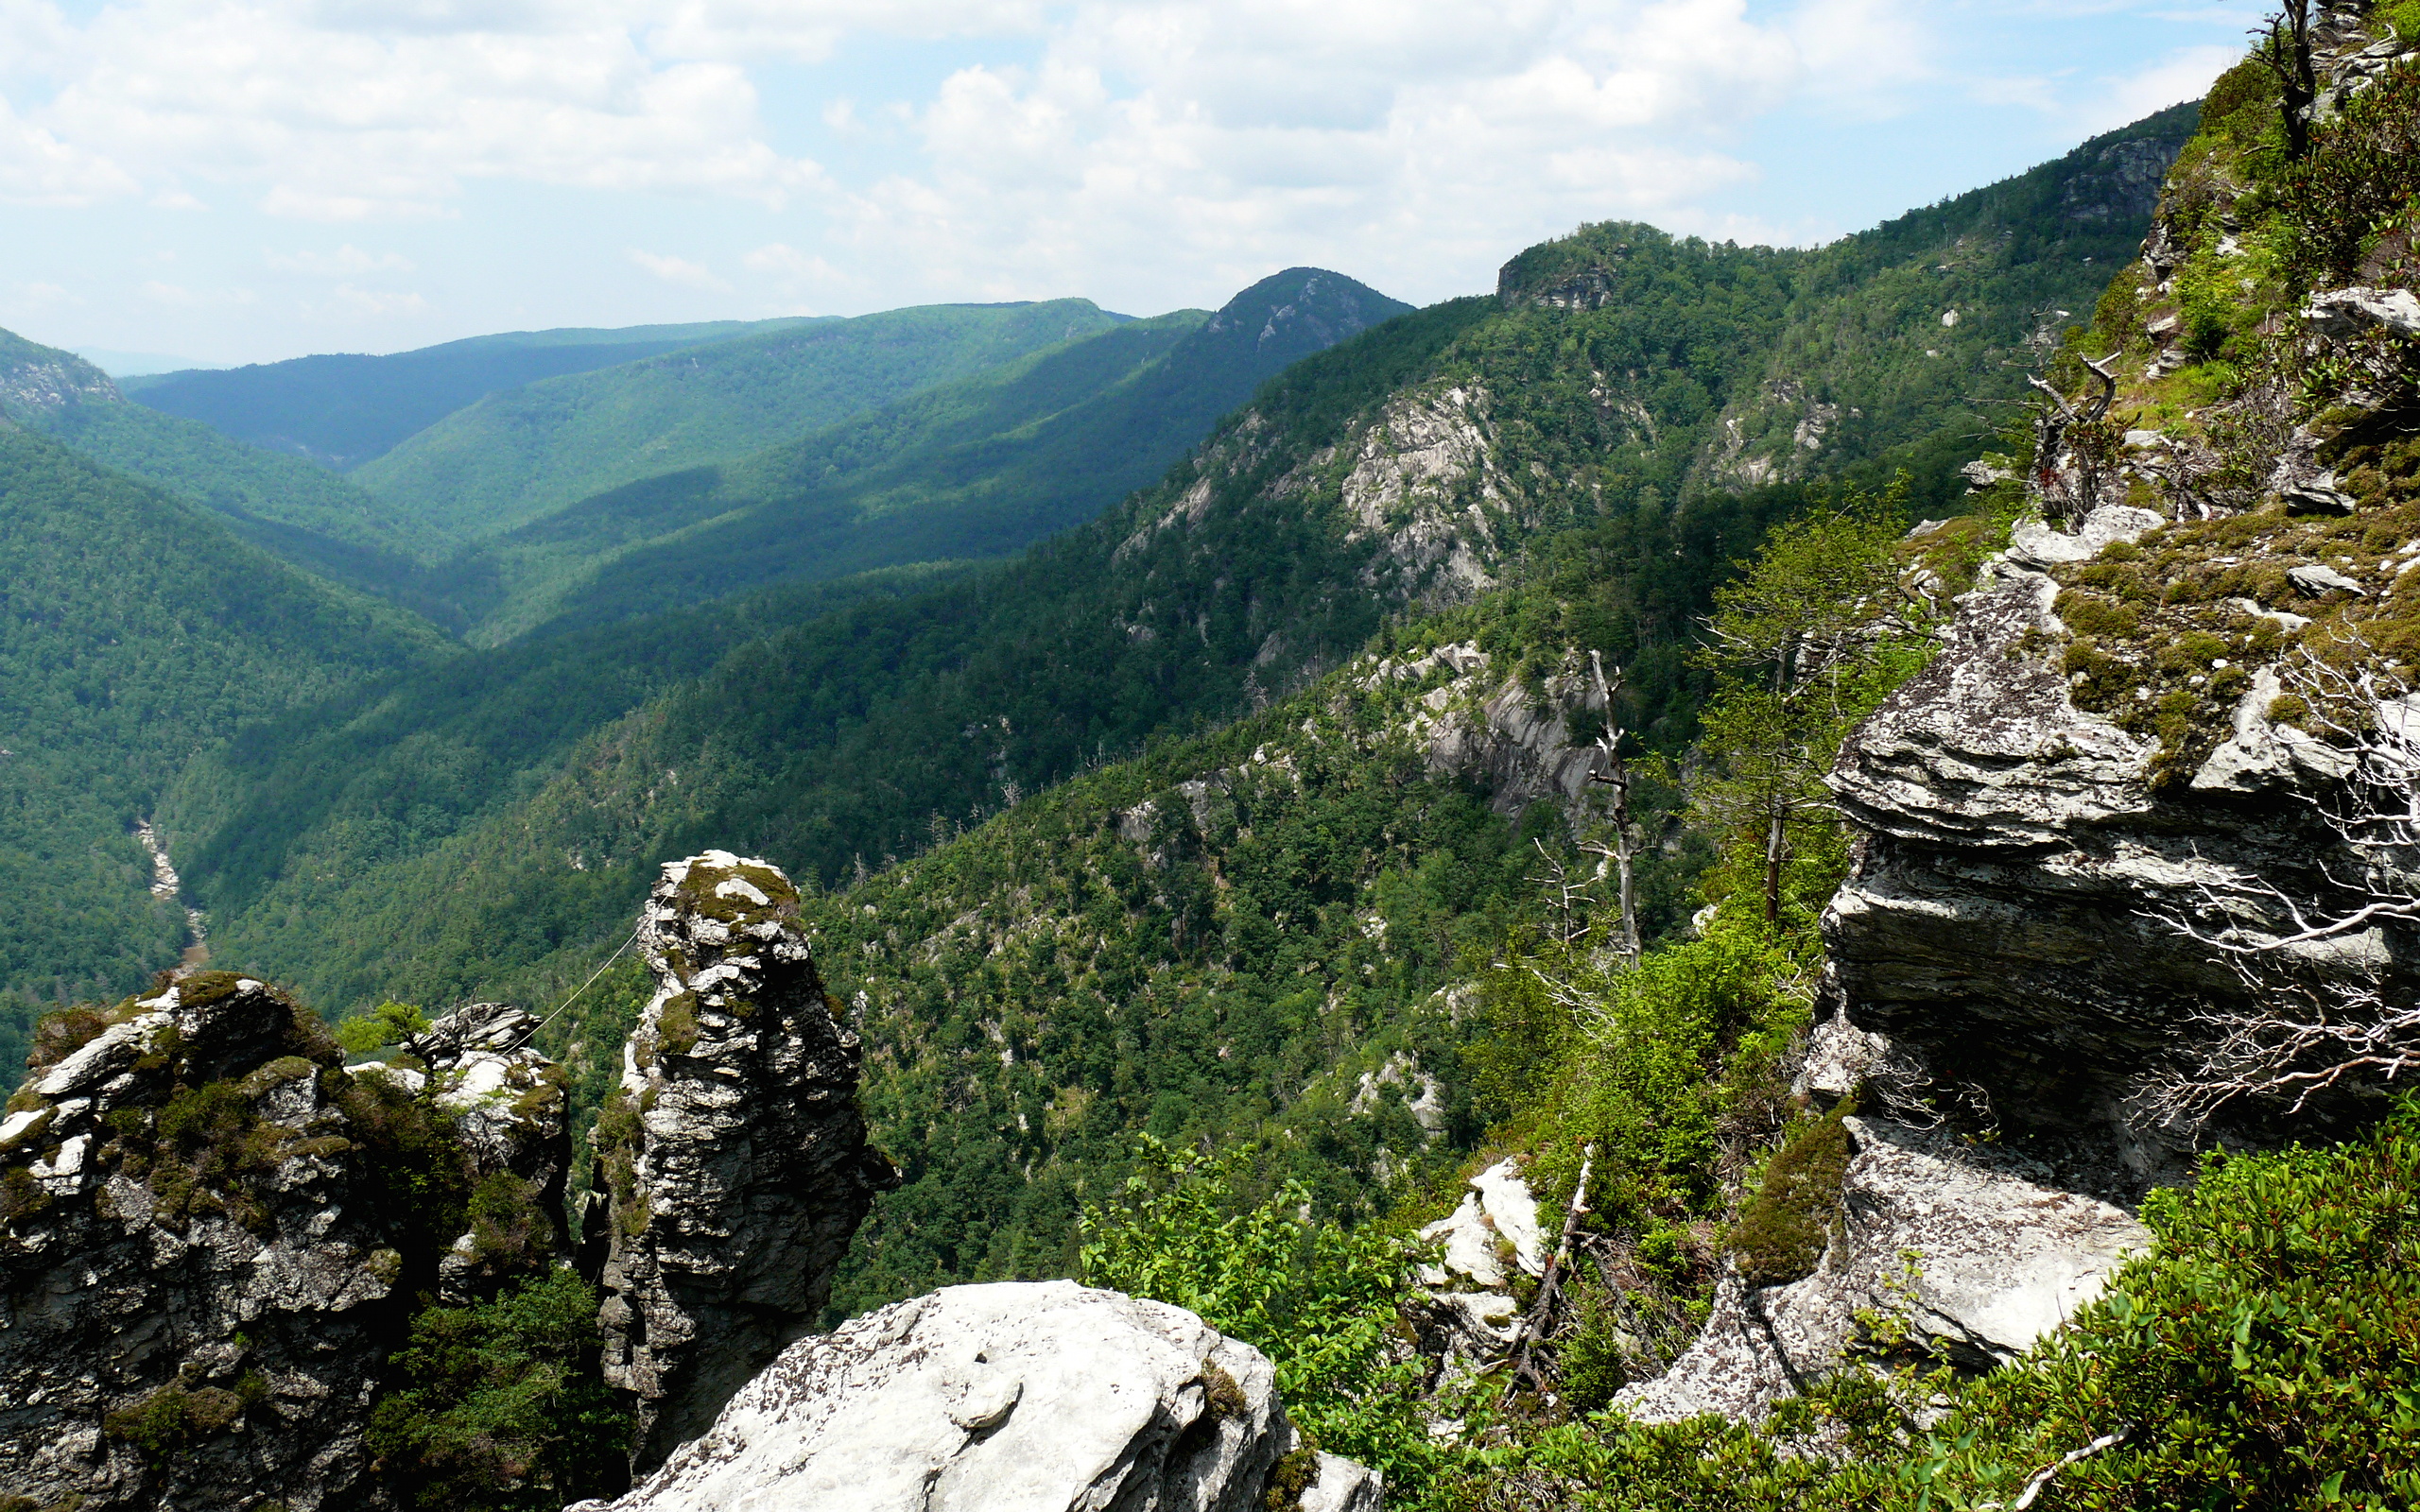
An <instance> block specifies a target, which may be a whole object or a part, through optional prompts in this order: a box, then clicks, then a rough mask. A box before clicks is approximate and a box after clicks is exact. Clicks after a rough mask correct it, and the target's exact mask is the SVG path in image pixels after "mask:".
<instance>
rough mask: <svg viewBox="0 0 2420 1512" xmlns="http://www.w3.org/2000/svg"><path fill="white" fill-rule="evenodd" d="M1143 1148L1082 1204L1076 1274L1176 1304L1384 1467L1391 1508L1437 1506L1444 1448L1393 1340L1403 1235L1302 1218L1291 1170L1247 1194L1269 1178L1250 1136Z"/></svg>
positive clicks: (1305, 1416) (1301, 1408)
mask: <svg viewBox="0 0 2420 1512" xmlns="http://www.w3.org/2000/svg"><path fill="white" fill-rule="evenodd" d="M1140 1158H1141V1163H1142V1165H1143V1169H1142V1171H1140V1172H1139V1173H1138V1174H1136V1175H1135V1176H1133V1177H1130V1178H1129V1179H1128V1180H1127V1182H1126V1184H1125V1186H1124V1187H1123V1189H1122V1190H1120V1191H1119V1192H1118V1193H1116V1194H1115V1195H1114V1196H1112V1197H1110V1198H1108V1199H1107V1200H1105V1201H1103V1202H1101V1203H1098V1204H1088V1205H1087V1206H1086V1208H1085V1210H1084V1218H1083V1231H1084V1246H1083V1272H1082V1274H1083V1279H1084V1280H1085V1282H1086V1283H1087V1284H1089V1285H1094V1286H1105V1287H1108V1288H1110V1289H1112V1290H1115V1291H1121V1292H1127V1293H1130V1294H1132V1295H1133V1296H1136V1297H1152V1298H1154V1299H1156V1300H1159V1301H1163V1302H1169V1303H1173V1304H1174V1305H1176V1306H1178V1307H1182V1308H1185V1309H1188V1310H1189V1311H1191V1312H1193V1313H1196V1314H1200V1316H1201V1319H1202V1321H1204V1322H1206V1323H1208V1324H1209V1325H1210V1326H1211V1327H1213V1328H1215V1329H1217V1330H1219V1332H1222V1333H1227V1334H1230V1335H1232V1336H1234V1337H1236V1338H1238V1339H1241V1340H1243V1341H1244V1342H1245V1343H1247V1344H1250V1345H1253V1347H1255V1348H1256V1349H1259V1350H1260V1351H1261V1352H1262V1353H1264V1354H1266V1355H1268V1356H1269V1358H1270V1363H1271V1365H1273V1366H1275V1367H1276V1371H1277V1392H1278V1396H1279V1397H1280V1398H1281V1399H1282V1400H1284V1401H1285V1403H1286V1411H1287V1414H1288V1416H1289V1417H1292V1418H1293V1420H1294V1422H1295V1425H1296V1426H1297V1427H1299V1428H1301V1429H1302V1430H1303V1432H1304V1434H1305V1435H1306V1436H1307V1437H1308V1438H1309V1439H1310V1440H1311V1442H1312V1443H1313V1444H1315V1445H1317V1446H1318V1447H1320V1448H1322V1449H1324V1450H1326V1451H1327V1452H1330V1453H1335V1454H1342V1455H1345V1456H1347V1457H1348V1458H1352V1459H1356V1460H1358V1461H1360V1462H1361V1463H1363V1464H1365V1465H1369V1466H1371V1467H1373V1468H1374V1469H1378V1470H1379V1471H1380V1472H1381V1473H1383V1474H1384V1475H1385V1476H1386V1479H1387V1503H1388V1505H1390V1506H1392V1507H1400V1508H1407V1509H1409V1508H1415V1507H1423V1506H1429V1505H1433V1504H1435V1503H1434V1500H1433V1498H1434V1493H1433V1490H1432V1487H1431V1478H1432V1476H1433V1475H1434V1474H1435V1471H1436V1469H1437V1468H1438V1466H1439V1465H1440V1463H1441V1461H1442V1458H1443V1456H1442V1454H1441V1452H1439V1450H1438V1449H1437V1447H1436V1446H1435V1445H1434V1444H1433V1443H1432V1441H1431V1440H1430V1438H1429V1435H1428V1433H1427V1430H1426V1425H1425V1424H1424V1422H1423V1421H1422V1418H1421V1417H1420V1404H1421V1396H1420V1386H1421V1380H1420V1377H1421V1370H1420V1367H1419V1366H1418V1365H1417V1364H1416V1363H1410V1362H1404V1363H1398V1362H1397V1361H1396V1360H1395V1359H1394V1358H1393V1352H1394V1351H1392V1349H1390V1342H1391V1341H1390V1329H1391V1327H1392V1324H1393V1322H1394V1318H1395V1308H1396V1303H1397V1301H1398V1300H1399V1299H1400V1298H1401V1297H1403V1296H1404V1295H1405V1294H1406V1293H1407V1292H1408V1291H1409V1287H1410V1285H1411V1267H1410V1250H1409V1247H1408V1246H1406V1244H1405V1242H1404V1241H1403V1240H1402V1239H1401V1238H1400V1237H1398V1236H1395V1235H1392V1234H1388V1233H1384V1232H1380V1231H1376V1230H1373V1229H1358V1230H1353V1229H1343V1228H1340V1227H1339V1226H1337V1225H1335V1224H1333V1223H1328V1222H1324V1221H1319V1220H1314V1219H1312V1218H1309V1217H1306V1216H1305V1207H1306V1205H1307V1204H1308V1203H1309V1201H1310V1198H1311V1194H1310V1193H1309V1192H1308V1191H1307V1190H1305V1188H1303V1187H1302V1186H1300V1185H1298V1184H1296V1183H1293V1182H1290V1181H1289V1182H1285V1183H1282V1184H1280V1185H1278V1186H1277V1188H1276V1189H1275V1190H1274V1191H1273V1192H1268V1193H1267V1194H1266V1196H1265V1197H1263V1198H1262V1199H1261V1200H1258V1201H1254V1200H1253V1194H1254V1193H1255V1192H1256V1191H1265V1190H1266V1189H1265V1188H1262V1187H1260V1186H1259V1184H1258V1183H1257V1182H1255V1181H1254V1180H1253V1175H1254V1173H1253V1166H1254V1163H1255V1162H1254V1159H1253V1151H1252V1150H1251V1149H1250V1148H1249V1147H1244V1148H1237V1149H1234V1150H1230V1151H1229V1152H1228V1153H1226V1154H1225V1155H1223V1156H1219V1157H1217V1158H1212V1157H1208V1156H1203V1155H1199V1154H1196V1153H1192V1152H1180V1151H1174V1150H1170V1149H1169V1148H1168V1147H1167V1146H1166V1145H1165V1144H1162V1143H1159V1142H1158V1141H1156V1140H1151V1139H1150V1138H1149V1137H1148V1136H1146V1138H1145V1141H1144V1143H1143V1145H1142V1147H1141V1151H1140ZM1272 1504H1282V1503H1272Z"/></svg>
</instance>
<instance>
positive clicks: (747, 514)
mask: <svg viewBox="0 0 2420 1512" xmlns="http://www.w3.org/2000/svg"><path fill="white" fill-rule="evenodd" d="M1077 302H1080V301H1077ZM1289 305H1290V306H1293V307H1294V308H1292V309H1290V310H1288V311H1286V313H1285V315H1284V318H1275V317H1276V316H1277V314H1278V312H1279V310H1280V307H1282V306H1289ZM1042 308H1047V307H1042ZM1087 308H1088V307H1087ZM1408 308H1409V307H1408V306H1406V305H1403V304H1399V303H1397V302H1396V301H1392V300H1390V299H1388V298H1387V297H1386V296H1384V295H1382V294H1379V293H1377V292H1376V291H1375V290H1374V289H1369V288H1365V287H1363V286H1361V285H1360V284H1357V283H1353V282H1352V281H1351V280H1349V279H1341V278H1339V277H1338V276H1336V275H1335V274H1332V273H1320V272H1315V271H1313V270H1310V269H1305V268H1294V269H1290V270H1288V271H1287V272H1284V273H1279V274H1275V275H1273V276H1271V277H1270V278H1268V279H1265V280H1263V281H1262V282H1261V283H1257V284H1255V285H1253V287H1252V288H1249V289H1246V290H1245V291H1243V292H1242V293H1241V294H1238V295H1236V298H1235V299H1234V300H1233V301H1230V302H1229V304H1228V306H1227V307H1226V309H1224V310H1223V311H1221V312H1220V313H1219V315H1217V316H1216V317H1205V316H1204V315H1203V314H1202V313H1201V312H1200V311H1182V312H1179V313H1178V314H1176V315H1171V316H1163V317H1160V318H1157V319H1152V320H1136V321H1129V322H1126V323H1124V324H1121V325H1117V326H1115V328H1112V329H1105V330H1100V329H1096V330H1093V331H1092V332H1090V333H1089V334H1083V335H1081V338H1080V339H1078V340H1075V341H1072V342H1068V343H1065V344H1063V345H1057V346H1050V347H1046V348H1044V349H1042V350H1039V351H1035V352H1031V354H1030V355H1028V356H1026V357H1024V358H1023V359H1022V360H1019V361H1015V362H1010V363H1006V364H1004V365H1001V366H997V367H994V368H992V369H990V370H987V371H984V372H981V373H978V374H975V375H972V376H968V377H965V378H961V379H959V381H957V382H954V383H950V384H945V385H941V386H938V387H932V388H930V389H927V390H925V392H922V393H919V394H916V395H914V396H912V397H908V398H905V399H902V400H900V401H898V402H896V403H892V404H885V405H882V406H881V407H878V408H873V409H871V410H870V411H869V412H867V413H865V414H863V415H862V416H860V417H858V418H856V419H853V420H849V421H841V422H839V423H837V424H834V425H832V426H829V427H827V428H824V429H821V430H819V431H815V432H812V433H810V434H808V435H806V436H804V438H799V439H797V440H794V441H786V442H784V443H783V444H781V445H777V446H774V447H772V448H770V449H769V450H767V451H765V452H762V453H760V454H758V455H752V456H750V457H748V458H747V459H746V460H744V461H735V462H733V463H731V464H730V465H727V466H723V467H720V468H703V467H701V468H695V469H691V470H689V471H687V472H678V473H659V474H657V475H655V476H652V477H650V478H648V480H647V481H645V482H640V483H634V484H633V485H631V487H630V488H628V489H624V490H615V491H614V492H611V493H608V494H605V495H602V496H599V497H596V498H592V499H589V500H586V501H584V502H582V503H580V504H579V505H576V506H574V507H571V508H568V509H565V510H562V511H561V512H559V513H557V514H554V515H550V516H548V517H547V518H545V519H544V520H540V521H537V522H533V523H532V524H529V525H528V526H527V527H525V528H524V529H521V530H518V531H515V532H513V533H512V534H511V535H510V536H508V537H506V538H505V539H503V540H501V541H497V542H495V544H494V547H493V557H494V558H495V560H496V561H497V563H498V565H499V568H500V570H501V572H502V573H503V575H504V580H505V587H506V592H507V593H510V594H511V595H513V598H514V602H513V603H512V604H511V605H510V607H509V608H507V609H503V610H498V611H497V614H496V616H495V617H494V618H493V621H492V623H491V625H490V626H489V627H486V628H483V629H482V630H481V631H480V632H479V636H478V637H477V638H479V639H481V640H493V639H496V638H499V637H501V636H503V635H507V634H510V633H513V632H515V631H517V630H519V629H521V628H524V627H527V626H528V625H530V624H533V623H536V622H537V621H538V620H539V619H542V618H544V617H546V616H548V615H558V614H559V615H560V618H561V621H562V623H563V624H567V625H586V624H596V623H603V622H610V621H612V620H614V619H618V618H622V617H625V616H628V615H630V614H633V613H639V612H646V611H650V610H664V609H669V608H673V607H676V606H678V605H681V604H683V603H689V602H694V601H696V600H698V599H700V598H705V597H712V596H715V595H717V594H722V593H734V592H736V591H738V590H741V589H746V588H752V587H756V586H758V585H761V584H765V583H769V582H775V581H779V580H782V579H784V578H828V577H836V576H844V575H847V574H850V573H854V572H859V571H865V570H870V569H873V568H876V567H881V566H885V565H890V564H894V563H899V562H913V561H935V560H951V559H961V558H999V557H1004V556H1007V555H1009V554H1011V553H1012V552H1015V551H1018V550H1020V549H1022V548H1024V547H1025V546H1027V545H1029V544H1030V543H1032V542H1033V541H1037V540H1039V539H1041V538H1043V537H1045V536H1047V535H1049V534H1051V533H1052V532H1055V531H1058V530H1061V529H1063V528H1065V527H1067V526H1068V525H1072V524H1079V523H1080V522H1083V521H1086V520H1090V519H1092V518H1093V517H1094V516H1096V515H1098V514H1099V513H1100V512H1101V511H1102V510H1103V509H1105V508H1107V507H1110V506H1111V505H1113V504H1114V503H1115V502H1116V501H1117V500H1118V499H1119V498H1121V497H1123V496H1124V495H1126V494H1127V493H1130V492H1132V490H1135V489H1138V488H1143V487H1145V486H1147V485H1149V484H1150V483H1152V482H1153V481H1154V480H1156V479H1158V478H1160V477H1161V476H1162V475H1163V474H1164V473H1165V472H1167V467H1168V465H1169V464H1170V463H1172V462H1174V461H1176V460H1177V459H1178V458H1180V457H1182V456H1183V455H1184V454H1185V452H1186V451H1187V449H1189V448H1191V447H1192V446H1194V445H1195V444H1196V443H1198V442H1199V441H1200V440H1201V438H1202V437H1203V436H1205V435H1206V434H1208V433H1209V432H1210V430H1211V429H1212V427H1213V426H1214V425H1215V424H1216V423H1217V421H1218V420H1219V417H1220V416H1221V415H1223V414H1225V413H1226V412H1227V411H1229V410H1230V409H1232V408H1234V406H1235V405H1236V404H1238V403H1240V402H1242V401H1243V400H1245V399H1247V398H1249V397H1251V395H1252V393H1253V389H1255V388H1257V387H1259V386H1260V385H1261V384H1262V383H1263V382H1264V381H1266V380H1268V379H1270V378H1271V377H1273V376H1274V375H1276V374H1277V373H1278V372H1279V371H1281V370H1283V369H1285V368H1287V367H1288V365H1290V364H1291V363H1293V362H1294V361H1295V360H1296V359H1298V358H1300V357H1303V356H1305V355H1306V354H1308V353H1310V352H1317V351H1319V350H1320V349H1321V348H1322V347H1323V346H1325V345H1326V344H1328V343H1329V342H1331V341H1334V340H1336V339H1337V338H1339V337H1340V336H1344V335H1351V334H1352V333H1354V332H1356V331H1358V330H1360V329H1361V328H1362V327H1364V326H1366V325H1372V324H1375V323H1377V322H1379V321H1383V320H1385V319H1386V318H1388V317H1390V316H1394V315H1398V314H1401V313H1403V312H1404V311H1405V310H1407V309H1408ZM1048 329H1049V330H1050V331H1051V332H1053V333H1056V332H1058V331H1059V330H1060V323H1059V322H1055V321H1054V322H1051V323H1050V324H1049V326H1048ZM1074 329H1075V330H1076V331H1078V332H1079V333H1083V331H1084V327H1083V326H1082V324H1081V323H1080V322H1079V323H1076V325H1075V327H1074ZM1271 333H1273V335H1271ZM1053 339H1054V340H1055V339H1056V336H1055V335H1054V336H1053ZM660 465H661V464H660V463H653V464H652V466H651V468H650V471H653V468H654V467H657V466H660ZM566 595H568V597H566Z"/></svg>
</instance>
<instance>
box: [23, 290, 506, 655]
mask: <svg viewBox="0 0 2420 1512" xmlns="http://www.w3.org/2000/svg"><path fill="white" fill-rule="evenodd" d="M0 414H5V415H7V416H8V417H9V418H10V419H13V420H15V421H18V422H19V423H20V424H23V425H26V426H27V427H29V428H31V429H33V430H37V431H40V432H42V433H43V435H46V436H49V437H51V438H53V439H56V440H58V441H61V442H62V443H64V444H65V445H67V446H68V447H70V448H72V449H74V450H75V451H77V452H78V453H80V454H82V455H85V456H88V457H91V458H92V459H93V460H95V461H96V462H99V463H101V464H102V465H104V466H106V467H110V468H114V469H115V470H117V471H118V472H125V473H128V474H130V475H131V476H134V477H137V478H141V479H142V480H143V481H145V482H147V483H149V484H151V485H153V486H154V487H156V488H160V489H163V490H166V491H167V492H169V493H172V494H174V495H176V496H177V497H178V498H181V499H183V500H184V501H186V502H187V503H189V504H195V505H199V506H201V507H204V508H206V509H209V510H210V511H212V512H213V513H215V514H216V515H218V516H219V517H220V518H221V519H222V520H223V521H225V522H226V524H228V526H229V528H231V529H233V531H234V532H235V533H236V534H237V535H238V536H241V537H242V538H244V539H245V540H247V541H251V542H252V543H253V544H254V545H256V546H259V547H261V548H262V549H263V550H265V551H268V552H269V553H270V554H271V555H273V556H277V557H280V558H285V560H286V561H289V562H291V563H293V564H295V565H296V566H299V567H301V568H302V569H303V570H305V571H307V572H312V573H316V574H318V575H319V576H323V577H327V578H329V579H331V580H333V581H336V582H338V583H342V584H345V585H346V586H348V587H351V588H355V589H359V590H362V591H364V592H367V593H375V594H378V595H379V596H381V597H384V598H387V599H389V600H391V601H393V602H395V603H397V604H399V605H401V606H403V607H404V608H406V609H408V610H412V611H414V612H417V613H421V614H423V615H424V616H426V617H427V618H428V619H429V620H430V621H431V622H432V623H435V624H438V625H441V626H443V627H447V628H449V629H458V628H459V627H460V625H461V615H460V613H459V612H458V610H456V609H454V607H453V606H452V605H451V604H449V603H448V602H446V601H445V600H444V599H443V598H442V597H441V596H439V595H437V594H435V593H430V592H429V591H428V587H427V581H426V580H427V569H426V567H425V566H424V565H423V563H424V561H425V560H427V559H429V558H434V557H436V556H437V555H438V554H439V553H440V552H441V549H442V546H443V541H442V540H441V538H439V537H438V536H436V535H434V534H433V533H431V532H430V531H428V530H426V529H424V528H423V527H422V526H421V525H420V524H417V523H415V522H414V521H412V520H410V519H409V518H407V517H406V516H405V515H403V514H402V513H400V512H398V511H396V510H393V509H390V508H389V507H386V506H385V505H384V504H382V503H381V502H380V501H379V500H377V499H375V498H373V497H372V496H371V495H370V494H369V493H367V492H365V491H364V490H361V489H359V488H357V487H355V486H354V485H353V484H352V483H350V482H348V481H346V480H345V479H344V478H342V477H339V476H337V474H335V473H333V472H328V471H327V470H326V469H324V468H322V467H320V466H318V465H316V464H314V463H311V462H308V461H305V460H303V459H302V457H299V456H292V455H285V454H283V453H278V452H272V451H266V450H263V449H262V448H260V447H257V446H254V445H252V444H251V443H250V442H247V441H243V440H238V439H236V438H233V437H230V436H226V435H223V434H221V433H220V432H219V431H217V430H215V429H213V428H212V427H210V426H208V425H204V424H202V423H201V422H199V421H191V420H182V419H179V418H177V417H176V416H173V415H166V414H162V413H160V412H158V411H156V410H153V409H148V408H146V407H145V406H143V405H141V404H131V403H129V402H128V401H127V399H126V397H125V395H124V393H123V392H122V391H121V390H120V388H119V387H118V386H117V385H116V384H115V383H114V382H112V380H111V379H110V378H109V376H108V375H107V374H105V373H103V372H102V371H101V370H100V369H98V368H95V367H94V366H92V365H91V364H90V363H87V362H85V361H84V360H83V359H82V358H80V357H78V356H76V355H75V354H74V353H73V352H61V351H59V350H57V349H55V348H50V347H44V346H40V345H38V344H36V343H34V342H30V341H26V340H25V339H24V338H22V337H20V336H17V335H14V334H12V333H7V332H0Z"/></svg>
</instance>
